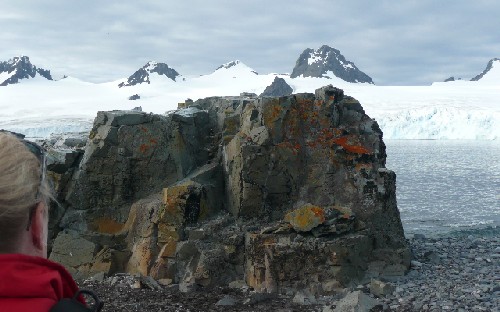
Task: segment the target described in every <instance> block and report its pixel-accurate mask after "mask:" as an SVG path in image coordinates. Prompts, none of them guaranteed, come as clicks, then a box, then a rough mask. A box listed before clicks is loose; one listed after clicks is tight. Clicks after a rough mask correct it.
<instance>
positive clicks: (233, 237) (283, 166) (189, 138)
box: [51, 86, 410, 294]
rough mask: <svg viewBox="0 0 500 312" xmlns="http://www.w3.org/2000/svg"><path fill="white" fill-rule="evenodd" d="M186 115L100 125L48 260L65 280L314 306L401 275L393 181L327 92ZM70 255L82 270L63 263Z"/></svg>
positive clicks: (230, 103) (369, 141) (367, 124)
mask: <svg viewBox="0 0 500 312" xmlns="http://www.w3.org/2000/svg"><path fill="white" fill-rule="evenodd" d="M187 106H188V107H187V108H184V109H181V110H178V111H176V112H174V113H171V114H169V115H167V116H158V115H150V114H146V113H143V112H99V114H98V116H97V118H96V120H95V123H94V128H93V130H92V132H91V133H90V139H89V141H88V143H87V146H86V148H85V153H84V155H83V157H82V159H81V161H80V162H79V165H78V168H77V169H76V171H75V173H74V174H73V177H72V179H71V181H70V182H69V183H67V184H66V186H65V187H64V188H63V189H65V190H66V191H65V194H66V199H65V201H64V206H65V207H66V210H65V213H64V216H63V217H62V219H61V222H60V223H59V228H58V229H59V230H61V232H60V233H59V235H58V236H57V238H56V239H55V242H54V246H53V252H52V255H51V257H52V258H53V259H57V260H59V261H61V262H63V264H66V265H68V266H70V267H71V270H72V272H73V273H75V274H76V275H78V274H79V275H81V276H88V275H91V274H95V272H96V271H98V268H101V269H102V271H104V272H105V273H106V274H112V273H114V272H117V271H120V270H125V271H127V272H130V273H140V274H143V275H150V276H152V277H154V278H156V279H171V280H173V281H174V282H175V283H179V287H180V289H181V290H183V291H189V290H190V289H193V288H197V287H210V286H216V285H227V284H228V283H230V282H233V281H237V280H242V279H245V280H246V283H247V284H248V285H249V286H251V287H253V288H255V289H257V290H259V291H262V292H282V293H284V292H286V293H293V292H295V291H297V290H300V289H305V290H307V291H309V292H312V293H313V294H325V293H333V292H335V291H337V290H338V289H339V288H342V287H345V286H347V285H349V284H351V283H354V282H357V281H359V280H361V279H364V278H370V277H373V276H379V275H401V274H404V272H405V271H406V270H407V269H408V267H409V263H410V255H409V250H408V246H407V243H406V241H405V239H404V235H403V229H402V226H401V221H400V218H399V212H398V209H397V205H396V196H395V179H396V176H395V174H394V173H393V172H392V171H390V170H388V169H386V168H385V158H386V154H385V145H384V143H383V141H382V132H381V131H380V128H379V127H378V125H377V123H376V122H375V121H374V120H373V119H371V118H369V117H368V116H367V115H366V114H365V113H364V111H363V109H362V107H361V105H360V104H359V102H357V101H356V100H355V99H353V98H351V97H347V96H344V94H343V91H342V90H340V89H336V88H333V87H332V86H328V87H324V88H321V89H318V90H316V94H296V95H290V96H285V97H280V98H272V97H265V98H258V99H248V98H240V97H235V98H222V97H214V98H207V99H203V100H198V101H196V102H194V103H189V104H188V105H187ZM74 237H78V240H76V239H74ZM71 239H74V240H75V242H78V243H77V245H75V246H71V244H69V242H70V241H71ZM82 240H84V241H82ZM79 246H86V248H85V252H84V251H83V250H82V251H81V252H80V253H81V254H82V257H81V261H80V262H78V260H75V259H69V258H68V254H69V252H70V251H71V250H72V248H79ZM89 257H92V259H93V261H91V262H89ZM90 263H92V265H90Z"/></svg>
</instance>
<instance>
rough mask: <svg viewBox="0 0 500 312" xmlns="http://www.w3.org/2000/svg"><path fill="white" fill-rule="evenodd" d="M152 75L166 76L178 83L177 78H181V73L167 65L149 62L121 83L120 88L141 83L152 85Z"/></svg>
mask: <svg viewBox="0 0 500 312" xmlns="http://www.w3.org/2000/svg"><path fill="white" fill-rule="evenodd" d="M151 74H157V75H159V76H165V77H167V78H170V79H172V80H173V81H176V79H177V77H178V76H179V73H178V72H177V71H176V70H175V69H173V68H170V67H169V66H168V65H167V64H165V63H158V62H153V61H151V62H147V63H146V64H145V65H144V66H143V67H141V68H140V69H138V70H137V71H136V72H135V73H133V74H132V75H131V76H130V77H128V79H127V81H126V82H121V83H120V84H118V87H120V88H121V87H129V86H135V85H137V84H141V83H148V84H149V83H151V80H150V75H151Z"/></svg>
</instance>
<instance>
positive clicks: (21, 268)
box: [0, 254, 78, 312]
mask: <svg viewBox="0 0 500 312" xmlns="http://www.w3.org/2000/svg"><path fill="white" fill-rule="evenodd" d="M77 291H78V286H77V285H76V283H75V281H74V280H73V278H72V277H71V275H70V274H69V273H68V271H66V269H65V268H64V267H63V266H62V265H60V264H58V263H55V262H52V261H50V260H47V259H44V258H40V257H32V256H27V255H21V254H0V312H4V311H6V312H7V311H12V312H14V311H15V312H28V311H29V312H38V311H40V312H42V311H43V312H47V311H49V310H50V309H51V308H52V306H54V305H55V304H56V303H57V302H58V301H59V300H60V299H62V298H72V297H73V296H74V294H75V293H76V292H77Z"/></svg>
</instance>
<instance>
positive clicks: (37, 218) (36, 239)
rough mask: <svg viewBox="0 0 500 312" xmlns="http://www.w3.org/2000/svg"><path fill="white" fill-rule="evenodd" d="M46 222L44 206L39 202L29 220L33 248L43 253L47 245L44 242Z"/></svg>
mask: <svg viewBox="0 0 500 312" xmlns="http://www.w3.org/2000/svg"><path fill="white" fill-rule="evenodd" d="M46 222H47V220H46V217H45V207H44V204H43V203H41V202H40V203H38V204H37V205H36V208H35V211H33V216H32V219H31V239H32V241H33V246H34V247H35V248H36V249H37V250H39V251H40V252H43V250H44V248H45V246H46V245H47V242H46V241H45V240H46V239H47V238H46V235H45V223H46Z"/></svg>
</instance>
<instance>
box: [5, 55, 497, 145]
mask: <svg viewBox="0 0 500 312" xmlns="http://www.w3.org/2000/svg"><path fill="white" fill-rule="evenodd" d="M156 64H160V63H148V64H146V65H147V66H145V67H143V68H142V69H144V71H145V72H146V73H147V74H148V79H143V80H140V79H139V80H137V81H142V83H136V84H132V83H129V80H127V79H122V80H118V81H113V82H108V83H99V84H94V83H88V82H84V81H81V80H78V79H76V78H73V77H68V78H66V79H62V80H59V81H49V80H47V79H45V78H43V79H34V80H33V83H20V84H13V85H9V86H7V87H4V88H0V128H5V129H9V130H12V131H16V132H20V133H24V134H26V135H27V136H28V137H48V136H49V135H50V134H51V133H54V132H57V133H60V132H78V131H89V130H90V128H91V126H92V120H93V119H94V118H95V116H96V113H97V111H99V110H115V109H132V108H134V107H136V106H141V107H142V109H143V111H147V112H154V113H165V112H167V111H170V110H175V109H177V105H178V103H180V102H184V101H185V100H186V99H187V98H191V99H193V100H196V99H199V98H205V97H209V96H237V95H239V94H240V93H243V92H249V93H255V94H262V93H263V91H264V90H265V89H266V87H268V86H270V85H271V84H272V83H273V81H275V80H278V81H279V82H280V84H282V85H283V86H284V84H283V82H285V83H286V84H287V85H288V86H290V87H291V89H292V90H293V92H294V93H302V92H314V90H315V89H317V88H319V87H322V86H325V85H328V84H333V85H334V86H336V87H339V88H342V89H344V92H345V94H347V95H350V96H353V97H354V98H356V99H358V100H359V101H360V102H361V104H362V105H363V107H364V109H365V111H366V112H367V113H368V115H369V116H371V117H373V118H375V119H376V120H377V121H378V123H379V125H380V127H381V128H382V130H383V132H384V138H385V139H486V140H499V141H500V103H499V101H498V99H499V98H500V88H499V87H498V86H499V85H500V76H498V75H497V74H496V73H498V69H499V66H498V64H499V63H498V61H493V62H492V65H491V68H490V70H488V72H487V73H486V74H484V75H483V77H482V78H481V79H480V80H478V81H465V80H460V81H453V82H447V83H445V82H440V83H434V84H433V85H432V86H376V85H373V84H369V83H349V82H347V81H345V80H343V79H341V78H339V77H336V76H333V77H330V78H327V77H321V78H318V77H304V76H303V75H300V76H298V77H295V78H292V77H291V76H289V75H282V74H258V73H257V72H256V71H255V70H253V69H252V68H251V67H249V66H247V65H245V64H244V63H243V62H241V61H232V62H229V63H226V64H223V65H221V66H219V67H218V68H217V69H216V70H215V71H214V72H212V73H210V74H207V75H202V76H197V77H189V78H188V77H182V76H180V75H177V76H175V77H174V78H171V77H167V76H166V75H165V74H158V73H157V72H156V71H155V70H156V69H157V68H161V67H158V66H155V65H156ZM181 77H182V79H180V78H181ZM277 78H278V79H277ZM488 81H490V82H488ZM495 81H496V83H495ZM120 82H124V83H125V82H127V83H129V85H128V86H127V87H122V88H120V87H118V85H119V83H120ZM130 82H133V80H131V81H130ZM148 82H149V83H148ZM135 94H137V95H138V97H139V99H138V100H136V101H130V100H129V98H130V96H132V95H135Z"/></svg>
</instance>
